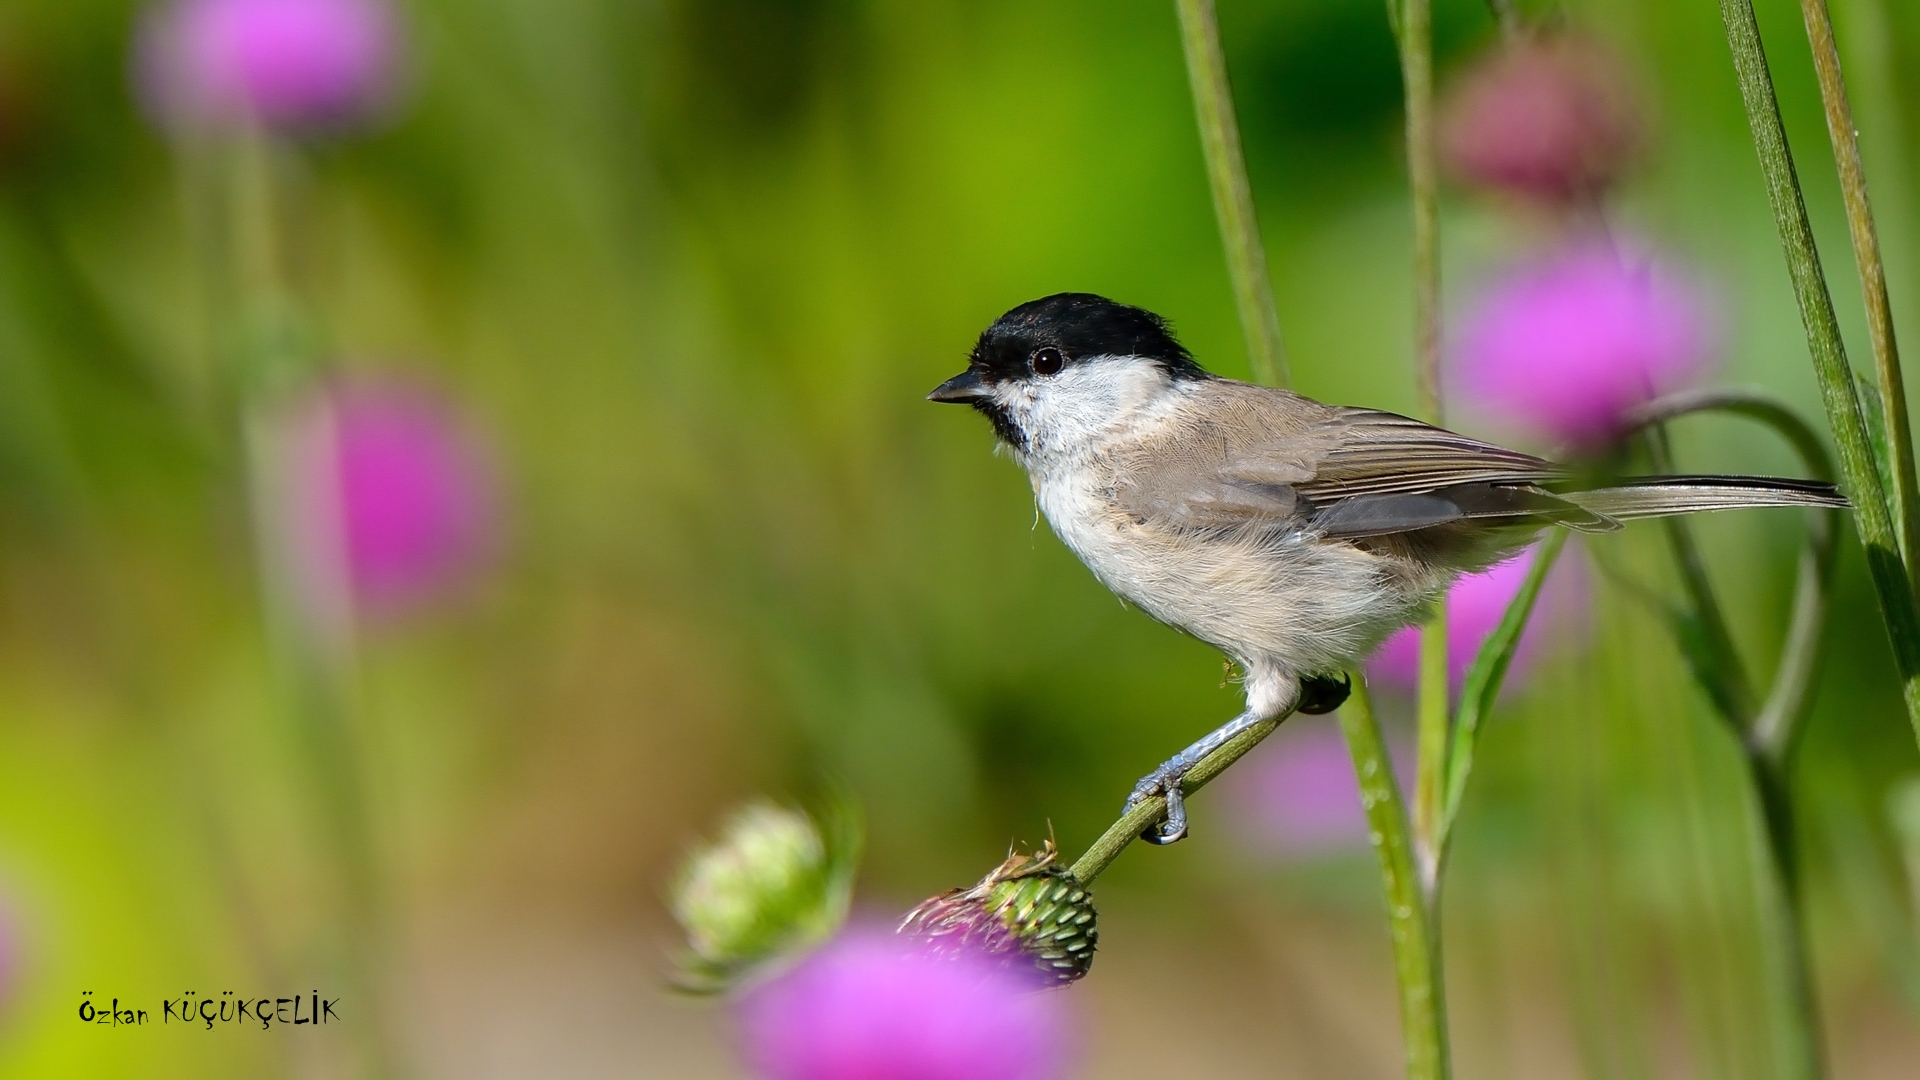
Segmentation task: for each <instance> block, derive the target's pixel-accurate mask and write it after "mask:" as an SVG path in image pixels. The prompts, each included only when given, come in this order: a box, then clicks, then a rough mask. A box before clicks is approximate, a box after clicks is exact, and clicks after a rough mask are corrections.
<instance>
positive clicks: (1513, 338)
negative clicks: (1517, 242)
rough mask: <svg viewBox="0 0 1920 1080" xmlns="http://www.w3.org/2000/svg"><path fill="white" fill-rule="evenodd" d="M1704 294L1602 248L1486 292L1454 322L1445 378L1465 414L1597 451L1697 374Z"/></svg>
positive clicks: (1704, 342) (1704, 327) (1518, 274)
mask: <svg viewBox="0 0 1920 1080" xmlns="http://www.w3.org/2000/svg"><path fill="white" fill-rule="evenodd" d="M1709 308H1710V305H1709V304H1708V302H1707V299H1706V296H1705V294H1704V292H1703V290H1702V289H1701V288H1700V287H1699V286H1697V285H1696V284H1694V283H1693V282H1691V281H1690V280H1688V279H1687V278H1685V277H1683V276H1682V275H1680V274H1678V273H1676V272H1674V271H1673V270H1672V269H1670V268H1668V267H1667V266H1665V265H1662V264H1660V263H1658V262H1654V261H1651V260H1648V259H1646V258H1643V257H1640V256H1637V255H1635V254H1633V253H1632V252H1624V253H1623V252H1619V251H1616V250H1615V249H1614V248H1613V247H1612V246H1611V245H1609V244H1607V243H1604V242H1599V241H1596V242H1591V243H1584V244H1578V245H1575V246H1573V247H1570V248H1568V249H1565V250H1563V251H1560V252H1558V253H1556V254H1554V255H1552V256H1550V257H1548V258H1545V259H1543V260H1540V261H1537V262H1533V263H1528V264H1526V265H1523V266H1521V267H1519V268H1517V269H1515V270H1513V271H1512V272H1510V273H1508V274H1507V275H1506V276H1505V277H1503V278H1501V279H1500V280H1498V281H1496V282H1494V283H1493V285H1492V286H1491V287H1490V288H1488V289H1487V290H1486V291H1485V293H1484V294H1483V295H1482V296H1481V297H1480V298H1479V301H1478V303H1477V304H1475V305H1474V306H1473V307H1472V308H1471V309H1470V310H1468V311H1467V312H1466V314H1465V317H1464V318H1463V319H1462V320H1461V325H1460V328H1459V331H1458V335H1457V337H1456V338H1455V340H1454V341H1453V343H1452V346H1451V349H1450V352H1451V356H1450V357H1449V360H1450V367H1451V368H1452V372H1451V374H1452V376H1453V379H1454V381H1455V383H1456V385H1457V389H1458V391H1459V392H1461V393H1462V394H1464V395H1465V398H1466V402H1467V404H1468V405H1469V406H1470V407H1474V408H1477V409H1481V410H1484V411H1486V412H1488V413H1491V414H1492V415H1494V416H1496V417H1497V418H1499V419H1500V420H1501V421H1503V422H1505V423H1507V424H1510V425H1513V426H1515V427H1518V428H1521V429H1524V430H1526V431H1528V432H1530V433H1532V434H1534V435H1537V436H1540V437H1543V438H1546V439H1550V440H1554V441H1558V442H1564V443H1569V444H1572V445H1573V446H1575V447H1577V448H1592V447H1597V446H1599V445H1601V444H1604V443H1606V442H1607V441H1609V440H1611V439H1613V438H1615V437H1617V436H1618V435H1619V434H1620V432H1621V430H1622V428H1623V426H1624V424H1625V418H1626V414H1627V412H1628V411H1629V410H1631V409H1632V408H1633V407H1634V406H1636V405H1640V404H1642V403H1644V402H1646V401H1649V400H1652V399H1653V398H1655V397H1658V396H1660V395H1661V394H1665V393H1669V392H1671V391H1674V390H1678V389H1681V388H1683V387H1686V386H1688V385H1690V384H1692V383H1694V382H1695V381H1697V380H1698V379H1699V378H1700V377H1701V376H1702V375H1704V374H1705V372H1706V370H1707V368H1708V367H1709V365H1710V363H1711V361H1712V360H1713V358H1714V355H1715V352H1716V350H1717V344H1718V343H1717V340H1716V338H1717V335H1716V334H1715V331H1714V326H1713V319H1712V317H1711V315H1710V311H1709Z"/></svg>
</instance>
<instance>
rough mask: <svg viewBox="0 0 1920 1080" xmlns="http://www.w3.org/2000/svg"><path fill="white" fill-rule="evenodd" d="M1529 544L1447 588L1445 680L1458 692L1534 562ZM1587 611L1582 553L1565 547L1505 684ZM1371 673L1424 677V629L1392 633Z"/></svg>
mask: <svg viewBox="0 0 1920 1080" xmlns="http://www.w3.org/2000/svg"><path fill="white" fill-rule="evenodd" d="M1533 555H1534V553H1533V551H1532V550H1531V549H1529V550H1527V551H1524V552H1521V553H1520V554H1519V555H1516V556H1514V557H1513V558H1511V559H1508V560H1507V561H1506V562H1503V563H1501V564H1499V565H1498V566H1495V567H1493V568H1491V569H1488V570H1482V571H1481V572H1479V573H1477V574H1466V575H1463V576H1462V577H1461V578H1460V580H1458V581H1456V582H1454V585H1453V588H1452V589H1451V590H1449V591H1448V593H1447V683H1448V685H1449V686H1451V687H1452V688H1453V689H1454V690H1455V691H1458V690H1459V689H1460V683H1461V680H1463V679H1464V678H1465V677H1466V673H1467V669H1468V668H1469V667H1472V666H1473V659H1474V657H1475V656H1476V655H1478V654H1479V652H1480V645H1481V643H1482V642H1484V641H1486V640H1487V636H1488V635H1489V634H1492V633H1493V628H1494V627H1496V626H1498V625H1500V619H1501V618H1502V617H1503V616H1505V615H1506V613H1507V605H1508V604H1509V603H1511V602H1512V600H1513V598H1514V596H1516V595H1517V594H1518V593H1519V592H1520V586H1521V585H1522V584H1523V583H1524V582H1525V581H1526V577H1527V571H1528V569H1530V568H1531V567H1532V566H1533ZM1587 610H1588V596H1587V575H1586V570H1585V566H1584V564H1583V563H1582V562H1581V561H1580V558H1579V554H1578V552H1577V551H1574V550H1567V551H1563V552H1562V553H1561V555H1560V558H1559V560H1558V561H1557V562H1556V563H1555V564H1554V566H1553V569H1551V570H1549V571H1547V580H1546V581H1545V582H1544V583H1543V584H1542V585H1541V587H1540V597H1539V599H1538V600H1537V601H1535V603H1534V608H1533V617H1532V618H1531V619H1529V620H1528V622H1527V628H1526V629H1525V630H1523V631H1521V633H1520V644H1519V645H1518V646H1517V647H1516V648H1515V650H1514V655H1513V662H1512V666H1511V667H1509V668H1508V669H1507V685H1509V686H1512V685H1514V684H1515V683H1516V682H1517V681H1519V680H1520V679H1522V678H1524V677H1525V675H1526V669H1527V668H1528V667H1529V666H1530V665H1531V663H1532V662H1533V660H1534V659H1535V658H1536V657H1537V656H1538V654H1539V652H1540V650H1541V649H1542V647H1543V646H1545V645H1547V644H1549V643H1550V642H1551V641H1552V639H1553V638H1555V637H1557V636H1566V635H1569V634H1577V632H1578V631H1579V630H1581V629H1582V628H1584V625H1585V620H1586V614H1587ZM1367 673H1368V674H1369V675H1370V676H1372V677H1373V678H1376V679H1378V680H1380V681H1381V682H1383V683H1386V684H1387V685H1390V686H1399V687H1403V688H1411V687H1413V686H1414V685H1416V684H1417V683H1418V682H1419V679H1420V630H1419V628H1418V627H1412V626H1409V627H1406V628H1404V629H1402V630H1400V631H1398V632H1396V633H1395V634H1394V635H1393V636H1392V637H1389V638H1388V639H1387V640H1386V642H1385V644H1383V645H1381V646H1380V649H1379V651H1377V652H1375V653H1374V654H1373V657H1372V659H1370V660H1369V661H1367Z"/></svg>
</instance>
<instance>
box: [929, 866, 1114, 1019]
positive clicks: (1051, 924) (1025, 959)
mask: <svg viewBox="0 0 1920 1080" xmlns="http://www.w3.org/2000/svg"><path fill="white" fill-rule="evenodd" d="M1058 860H1059V852H1058V851H1056V850H1055V849H1054V846H1053V842H1052V841H1048V842H1047V843H1046V844H1045V845H1043V846H1042V847H1041V848H1040V850H1039V851H1038V852H1036V853H1034V854H1032V855H1021V854H1014V855H1009V856H1007V861H1006V862H1003V863H1001V864H1000V865H999V866H998V867H996V868H995V869H994V870H993V872H992V873H989V874H988V875H987V876H986V877H984V878H981V879H980V881H979V883H978V884H976V885H974V886H973V887H972V888H968V889H954V890H952V891H950V892H946V893H942V894H941V895H939V896H936V897H934V898H932V899H930V900H928V901H926V902H925V903H922V904H921V905H920V906H919V907H916V908H914V909H913V910H912V911H911V912H908V913H907V917H906V919H905V920H903V921H902V922H901V924H900V932H901V933H903V934H908V935H911V936H913V937H916V938H918V939H920V940H921V941H922V942H923V943H925V944H926V945H927V946H928V947H929V948H931V949H933V950H934V951H936V952H953V951H959V950H963V949H965V950H973V951H977V952H982V953H985V954H987V955H989V956H998V957H1003V958H1004V959H1005V961H1006V963H1008V964H1009V965H1012V966H1022V967H1029V968H1031V969H1032V970H1033V971H1034V972H1035V973H1036V974H1038V975H1039V976H1040V978H1041V979H1042V980H1044V981H1046V982H1050V983H1054V984H1058V985H1065V984H1067V983H1070V982H1073V981H1074V980H1076V979H1079V978H1080V977H1082V976H1084V975H1085V974H1086V973H1087V970H1088V969H1089V968H1091V967H1092V966H1093V952H1094V946H1095V944H1096V943H1097V942H1098V941H1099V939H1100V934H1099V931H1098V929H1097V928H1096V926H1095V921H1094V910H1093V897H1092V896H1091V895H1090V894H1089V893H1088V892H1087V890H1086V888H1085V887H1084V886H1082V885H1081V884H1080V880H1079V879H1078V878H1076V877H1074V876H1073V874H1072V873H1070V872H1069V871H1068V870H1067V869H1066V868H1065V867H1063V866H1060V865H1058Z"/></svg>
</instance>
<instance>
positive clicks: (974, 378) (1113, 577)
mask: <svg viewBox="0 0 1920 1080" xmlns="http://www.w3.org/2000/svg"><path fill="white" fill-rule="evenodd" d="M927 397H928V399H929V400H931V401H935V402H942V403H951V404H962V405H968V406H971V407H972V408H973V409H975V410H976V411H978V412H979V413H981V414H982V415H983V416H985V417H986V418H987V420H988V421H989V422H990V423H991V424H992V426H993V430H994V433H995V434H996V435H997V436H998V439H999V442H1000V443H1001V444H1002V445H1003V446H1004V447H1005V448H1006V450H1007V451H1008V452H1009V453H1010V454H1011V456H1012V457H1013V459H1014V460H1015V461H1016V462H1018V463H1019V464H1020V466H1021V467H1022V468H1024V469H1025V470H1026V473H1027V476H1028V479H1029V480H1030V481H1031V482H1032V485H1033V492H1034V496H1035V500H1036V502H1037V503H1038V506H1039V510H1040V512H1041V514H1043V515H1044V516H1045V517H1046V519H1047V522H1048V524H1049V525H1050V526H1051V527H1052V529H1053V531H1054V532H1055V533H1056V534H1057V535H1058V536H1059V538H1060V539H1061V541H1063V542H1064V543H1065V544H1066V546H1067V547H1068V548H1070V549H1071V550H1072V551H1073V552H1074V554H1075V555H1077V556H1079V558H1080V561H1081V562H1082V563H1084V564H1085V565H1086V567H1087V568H1088V569H1089V570H1091V571H1092V572H1093V575H1094V577H1095V578H1097V579H1099V581H1100V582H1101V583H1102V584H1104V585H1105V586H1106V587H1107V588H1108V589H1110V590H1112V591H1113V592H1114V593H1116V594H1118V595H1119V596H1120V597H1121V598H1123V599H1124V600H1126V601H1127V602H1129V603H1131V604H1132V605H1134V606H1135V607H1138V608H1140V609H1141V610H1142V611H1144V612H1146V613H1147V614H1148V615H1150V616H1152V617H1153V618H1154V619H1156V620H1158V621H1160V622H1162V623H1165V624H1167V625H1169V626H1173V627H1175V628H1177V629H1179V630H1182V631H1184V632H1186V633H1187V634H1190V635H1192V636H1193V637H1196V638H1198V639H1200V640H1202V641H1205V642H1207V643H1209V644H1211V645H1213V646H1214V647H1215V648H1217V649H1219V650H1220V651H1221V652H1223V653H1225V654H1226V656H1227V657H1228V659H1230V660H1231V661H1232V662H1233V663H1234V664H1235V665H1237V667H1238V668H1239V670H1240V672H1241V675H1242V679H1241V683H1242V686H1243V689H1244V691H1245V708H1244V709H1243V710H1242V711H1241V712H1240V713H1239V715H1237V716H1235V717H1234V718H1233V719H1232V720H1229V721H1228V722H1226V723H1225V724H1222V725H1220V726H1219V727H1217V728H1215V729H1214V730H1213V731H1212V732H1210V733H1209V734H1207V735H1206V736H1205V737H1203V738H1201V739H1200V740H1198V741H1196V742H1194V743H1193V744H1192V745H1190V746H1188V747H1187V748H1186V749H1184V750H1182V751H1181V752H1180V753H1178V754H1175V755H1174V756H1173V757H1171V758H1169V759H1167V760H1166V761H1165V762H1163V763H1162V764H1161V765H1160V766H1159V767H1158V768H1156V769H1154V770H1153V771H1152V772H1150V773H1148V774H1147V775H1146V776H1144V777H1142V778H1141V780H1140V781H1139V783H1138V784H1136V785H1135V786H1134V788H1133V790H1132V792H1131V793H1130V795H1129V796H1128V798H1127V803H1126V805H1127V808H1128V809H1131V808H1133V807H1134V806H1136V805H1138V804H1139V803H1140V802H1141V801H1142V800H1144V799H1147V798H1150V797H1153V796H1156V795H1157V796H1162V797H1164V798H1165V800H1166V810H1165V815H1164V818H1163V819H1162V820H1160V821H1158V822H1156V823H1154V824H1153V825H1150V826H1148V828H1147V829H1146V831H1145V832H1143V833H1142V836H1143V838H1144V839H1146V840H1148V841H1149V842H1152V843H1156V844H1168V843H1173V842H1174V841H1177V840H1179V839H1181V838H1183V837H1184V836H1186V834H1187V814H1186V807H1185V801H1184V795H1183V792H1182V788H1181V781H1182V780H1183V779H1184V777H1185V775H1186V773H1187V772H1188V771H1190V770H1191V769H1192V768H1193V767H1194V766H1195V765H1196V764H1198V763H1199V762H1200V760H1201V759H1202V758H1204V757H1205V756H1206V755H1207V754H1209V753H1210V752H1212V751H1213V750H1214V749H1216V748H1217V747H1219V746H1220V745H1222V744H1223V743H1225V742H1227V741H1229V740H1231V739H1232V738H1233V737H1234V736H1236V735H1238V734H1239V733H1241V732H1243V731H1246V730H1247V729H1249V728H1252V727H1255V726H1257V725H1259V724H1262V723H1265V722H1266V721H1268V720H1272V719H1274V718H1276V717H1284V716H1286V715H1288V714H1290V713H1292V712H1295V711H1299V712H1309V713H1312V712H1330V711H1332V710H1333V709H1334V708H1337V707H1338V706H1339V705H1340V704H1341V703H1342V702H1343V701H1344V700H1345V698H1346V695H1347V692H1348V690H1349V688H1350V683H1349V682H1348V681H1347V677H1346V676H1345V675H1344V673H1345V672H1346V671H1347V670H1349V669H1351V668H1352V667H1353V666H1354V665H1356V664H1357V663H1358V662H1359V661H1360V660H1362V659H1363V658H1364V657H1366V656H1367V655H1368V654H1369V653H1370V652H1371V651H1372V650H1373V649H1374V648H1375V647H1377V646H1378V645H1379V644H1380V643H1381V641H1383V640H1384V639H1385V638H1386V637H1387V636H1388V635H1389V634H1391V633H1393V632H1394V631H1395V630H1398V629H1400V628H1401V627H1404V626H1409V625H1413V624H1416V623H1419V622H1422V621H1424V620H1425V618H1426V617H1427V616H1428V615H1429V614H1430V613H1431V612H1432V611H1433V609H1434V605H1435V602H1436V601H1437V599H1438V598H1439V597H1441V596H1442V595H1444V594H1445V592H1446V591H1447V589H1448V588H1449V587H1450V586H1451V585H1452V584H1453V582H1454V581H1455V580H1456V579H1457V578H1459V577H1460V576H1461V575H1462V574H1467V573H1472V572H1474V571H1477V570H1483V569H1485V568H1487V567H1489V566H1492V565H1493V564H1495V563H1497V562H1500V561H1501V560H1503V559H1506V558H1508V557H1510V556H1511V555H1513V554H1514V553H1516V552H1518V551H1520V550H1521V549H1523V548H1525V547H1526V546H1527V545H1528V544H1530V543H1531V542H1532V541H1533V540H1534V539H1535V538H1536V537H1537V536H1538V534H1539V533H1540V532H1541V531H1542V530H1544V529H1547V528H1552V527H1562V528H1568V529H1573V530H1577V531H1580V532H1587V533H1604V532H1612V531H1614V530H1617V529H1619V528H1621V526H1622V524H1623V523H1624V522H1627V521H1632V520H1635V519H1638V518H1650V517H1662V516H1666V515H1671V514H1687V513H1694V512H1697V511H1705V510H1729V509H1737V508H1743V507H1769V506H1802V507H1845V506H1846V505H1847V500H1846V499H1845V498H1844V497H1843V496H1842V495H1841V494H1840V492H1839V491H1837V490H1836V489H1835V488H1834V487H1833V485H1831V484H1827V483H1822V482H1817V481H1808V480H1790V479H1777V478H1772V477H1754V476H1732V475H1687V476H1678V475H1676V476H1654V477H1635V478H1630V479H1624V480H1617V481H1614V482H1607V481H1606V480H1603V479H1597V478H1594V477H1592V476H1591V475H1587V474H1583V473H1582V471H1581V470H1579V469H1575V468H1571V467H1569V466H1566V465H1562V464H1558V463H1555V462H1553V461H1549V460H1546V459H1544V458H1540V457H1535V456H1533V455H1531V454H1526V453H1522V452H1520V451H1517V450H1511V449H1507V448H1505V447H1502V446H1497V445H1494V444H1492V443H1488V442H1483V441H1481V440H1478V439H1474V438H1470V437H1468V436H1465V435H1461V434H1458V433H1456V432H1453V431H1449V430H1446V429H1444V428H1441V427H1436V426H1434V425H1431V424H1427V423H1424V422H1422V421H1420V420H1417V419H1413V418H1411V417H1407V416H1402V415H1399V414H1397V413H1392V412H1386V411H1383V410H1379V409H1369V408H1360V407H1354V406H1345V405H1327V404H1323V403H1321V402H1319V401H1316V400H1314V399H1312V398H1309V397H1305V396H1303V395H1301V394H1296V393H1293V392H1291V391H1289V390H1283V389H1278V388H1274V387H1267V386H1258V385H1254V384H1251V383H1246V382H1241V381H1238V380H1235V379H1229V378H1224V377H1222V376H1218V375H1214V374H1212V373H1210V372H1208V371H1207V370H1205V369H1204V368H1202V367H1201V366H1200V365H1199V364H1198V363H1196V362H1195V361H1194V359H1193V357H1192V355H1191V354H1190V353H1189V352H1188V351H1187V349H1186V348H1185V347H1184V346H1182V345H1181V344H1180V343H1179V341H1178V340H1176V338H1175V337H1174V334H1173V332H1172V329H1171V328H1170V327H1169V325H1168V323H1167V321H1166V320H1165V319H1163V318H1161V317H1160V316H1158V315H1156V314H1154V313H1152V312H1150V311H1147V310H1145V309H1142V308H1138V307H1133V306H1130V305H1127V304H1122V303H1118V302H1116V301H1113V300H1109V299H1107V298H1105V297H1102V296H1097V295H1094V294H1092V293H1075V292H1063V293H1056V294H1054V295H1051V296H1045V297H1042V298H1040V299H1038V300H1033V301H1030V302H1028V303H1024V304H1021V305H1020V306H1018V307H1015V308H1013V309H1012V310H1011V311H1008V312H1007V313H1006V314H1004V315H1002V316H1000V317H999V318H998V319H996V320H994V322H993V323H992V325H990V326H988V327H987V329H986V330H985V331H984V332H982V333H981V335H980V337H979V340H978V341H977V342H976V343H975V344H974V347H973V350H972V352H971V353H970V355H969V357H968V362H967V367H966V370H965V371H962V372H961V373H960V374H958V375H955V376H954V377H952V378H950V379H948V380H946V381H945V382H943V383H941V384H940V385H939V386H938V387H936V388H935V389H934V390H933V392H932V393H930V394H928V395H927Z"/></svg>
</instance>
